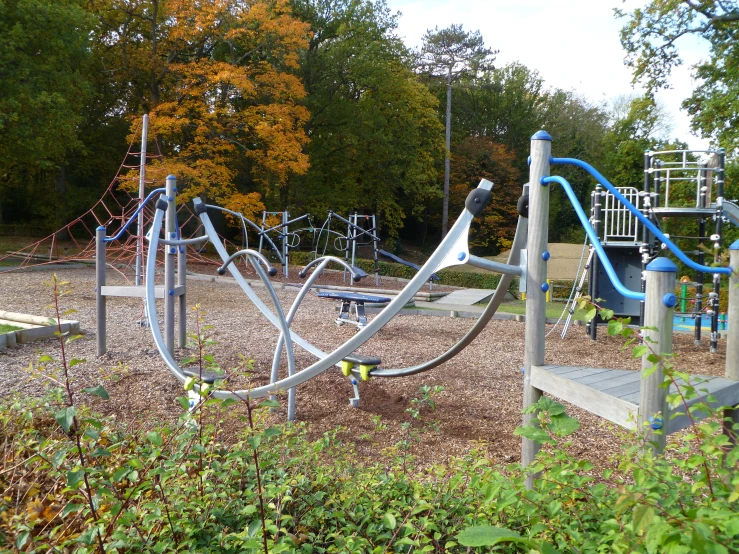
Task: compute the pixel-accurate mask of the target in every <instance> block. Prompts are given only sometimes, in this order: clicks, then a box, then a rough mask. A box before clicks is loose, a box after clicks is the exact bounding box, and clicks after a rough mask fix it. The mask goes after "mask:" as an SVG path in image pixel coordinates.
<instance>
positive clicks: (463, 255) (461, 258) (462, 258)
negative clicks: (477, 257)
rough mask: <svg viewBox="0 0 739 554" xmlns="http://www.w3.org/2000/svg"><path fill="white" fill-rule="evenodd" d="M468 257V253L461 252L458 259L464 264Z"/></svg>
mask: <svg viewBox="0 0 739 554" xmlns="http://www.w3.org/2000/svg"><path fill="white" fill-rule="evenodd" d="M466 257H467V253H466V252H460V253H459V254H457V259H458V260H459V261H460V262H463V261H464V259H465V258H466Z"/></svg>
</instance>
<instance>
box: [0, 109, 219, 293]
mask: <svg viewBox="0 0 739 554" xmlns="http://www.w3.org/2000/svg"><path fill="white" fill-rule="evenodd" d="M138 127H139V128H138V129H137V131H140V128H141V124H139V126H138ZM136 134H137V133H134V134H133V136H136ZM135 144H136V139H133V140H132V141H131V143H130V144H129V146H128V150H127V151H126V154H125V156H124V158H123V161H122V162H121V164H120V166H119V167H118V170H117V172H116V174H115V176H114V177H113V179H112V181H111V182H110V184H109V185H108V186H107V188H106V189H105V191H104V192H103V194H102V196H101V197H100V199H99V200H98V201H97V202H96V203H95V204H94V205H93V206H92V207H91V208H90V209H89V210H87V211H86V212H85V213H83V214H82V215H80V216H78V217H77V218H75V219H74V220H72V221H71V222H69V223H67V224H66V225H64V226H63V227H61V228H60V229H57V230H56V231H54V232H53V233H51V234H50V235H48V236H46V237H44V238H42V239H40V240H38V241H36V242H34V243H32V244H29V245H28V246H25V247H23V248H21V249H20V250H16V251H13V252H4V253H0V262H4V261H5V262H6V264H8V263H12V264H13V265H12V266H11V267H9V268H8V269H6V270H5V271H15V270H19V269H24V268H28V267H29V266H32V265H34V266H35V265H46V264H59V263H65V262H66V263H90V262H92V261H93V260H94V258H95V229H96V228H97V227H99V226H101V225H102V226H104V227H105V228H106V229H107V234H108V235H112V234H114V233H116V231H117V230H118V229H120V228H121V227H122V226H123V225H124V224H125V223H126V222H127V221H128V220H129V219H130V218H131V217H132V215H133V213H134V212H135V211H136V209H137V208H138V207H139V205H140V202H141V200H140V199H139V197H138V194H137V191H138V185H139V171H140V168H141V165H142V164H141V162H142V160H141V158H142V152H140V151H135V148H136V146H135ZM154 144H155V145H156V152H155V153H147V154H145V155H144V159H145V160H146V164H145V165H148V164H149V163H157V164H158V170H157V172H156V173H157V174H162V173H163V174H164V175H166V174H167V173H166V164H165V162H164V159H163V156H162V154H161V152H160V151H159V148H158V143H157V142H156V141H154ZM159 169H163V170H164V172H162V171H160V170H159ZM145 175H146V173H145ZM144 184H145V187H146V188H147V189H151V188H153V187H156V186H162V187H163V186H164V179H154V178H145V179H144ZM177 211H178V221H179V225H180V228H181V230H182V233H183V235H184V234H185V232H186V231H185V230H189V236H194V235H196V234H197V233H198V232H200V227H201V224H200V221H199V220H198V218H197V217H195V214H194V213H193V212H192V210H191V209H190V207H189V206H187V205H186V204H182V205H180V206H178V207H177ZM142 212H143V223H144V224H143V226H142V232H140V233H139V232H138V230H137V228H136V226H131V227H130V228H129V233H128V234H127V235H126V236H125V238H121V240H118V241H115V242H111V243H109V244H108V247H107V260H106V261H107V263H108V267H109V268H110V269H113V270H114V271H116V272H118V273H119V274H120V275H122V276H123V277H124V278H125V279H126V281H127V282H131V280H132V278H133V277H134V275H135V271H136V267H135V262H136V255H137V253H138V252H141V255H142V258H143V259H145V257H146V250H147V244H148V243H147V241H146V240H144V236H143V233H145V229H147V228H148V227H149V226H150V225H151V222H152V221H153V216H154V206H153V205H151V203H150V204H149V205H147V206H145V207H144V209H143V211H142ZM185 238H186V237H185ZM187 252H188V254H187V255H188V261H194V262H200V263H206V264H211V265H218V264H217V262H215V261H213V260H211V259H209V258H207V257H206V256H204V255H203V254H201V253H200V252H198V251H197V250H194V249H188V251H187ZM16 263H17V265H15V264H16Z"/></svg>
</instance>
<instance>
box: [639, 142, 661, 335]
mask: <svg viewBox="0 0 739 554" xmlns="http://www.w3.org/2000/svg"><path fill="white" fill-rule="evenodd" d="M653 164H654V159H653V158H652V153H651V152H645V153H644V201H643V202H642V211H643V212H644V215H645V216H646V217H649V210H650V208H651V207H652V196H651V193H652V165H653ZM654 193H655V196H654V203H655V204H657V205H658V204H659V174H657V177H656V178H655V180H654ZM639 253H640V254H641V283H640V284H641V291H642V292H644V291H646V290H647V283H646V276H645V272H646V269H647V264H648V263H649V259H650V258H651V256H652V238H651V234H650V233H649V229H647V227H646V225H642V231H641V246H640V247H639ZM643 321H644V302H640V303H639V322H640V323H641V324H642V325H643V323H642V322H643Z"/></svg>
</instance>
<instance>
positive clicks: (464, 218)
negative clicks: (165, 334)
mask: <svg viewBox="0 0 739 554" xmlns="http://www.w3.org/2000/svg"><path fill="white" fill-rule="evenodd" d="M478 188H483V189H485V190H490V189H491V188H492V183H491V182H489V181H486V180H484V179H483V180H482V181H481V182H480V185H478ZM198 201H199V199H195V202H196V203H197V202H198ZM196 211H197V210H196ZM473 217H474V216H473V215H472V213H470V212H469V211H468V210H467V209H465V210H463V212H462V214H461V215H460V217H459V218H458V219H457V221H456V222H455V223H454V225H453V226H452V228H451V229H450V230H449V232H448V233H447V235H446V237H444V239H443V240H442V242H441V244H440V245H439V246H438V247H437V249H436V250H435V251H434V253H433V254H432V255H431V256H430V257H429V259H428V260H427V261H426V263H425V264H424V265H423V267H422V268H421V269H420V270H419V272H418V273H417V274H416V276H415V277H414V278H413V279H411V281H410V282H409V283H408V284H407V285H406V287H405V288H404V289H403V290H402V291H400V294H398V296H396V297H395V298H394V299H393V300H392V301H391V302H390V303H389V304H388V305H387V306H386V307H385V309H383V310H382V311H381V312H380V313H379V314H378V315H377V316H376V317H375V318H374V319H373V320H372V321H370V322H369V323H368V324H367V326H366V327H364V328H363V329H361V330H360V331H359V332H358V333H357V334H356V335H354V337H352V338H351V339H349V340H348V341H346V342H345V343H344V344H343V345H341V346H340V347H339V348H337V349H336V350H334V351H333V352H331V353H329V354H325V355H324V356H322V357H321V359H319V360H318V361H316V362H315V363H313V364H312V365H310V366H308V367H307V368H305V369H303V370H302V371H300V372H298V373H296V374H294V375H292V376H288V377H287V378H285V379H282V380H280V381H277V382H275V383H271V384H269V385H265V386H262V387H257V388H255V389H252V390H245V391H234V392H231V391H217V392H216V393H214V394H215V396H216V397H218V398H229V397H234V396H244V395H248V396H250V397H252V398H261V397H263V396H267V395H270V394H274V393H275V392H277V391H279V390H283V389H289V388H291V387H294V386H296V385H299V384H301V383H304V382H305V381H307V380H309V379H312V378H313V377H315V376H317V375H320V374H321V373H323V372H324V371H326V370H327V369H329V368H330V367H332V366H334V365H335V364H337V363H339V362H340V361H341V360H343V359H344V358H346V357H347V356H349V355H350V354H352V353H353V352H355V351H356V350H357V349H358V348H359V347H360V346H362V345H363V344H364V343H365V342H367V341H368V340H369V339H370V338H371V337H372V336H374V335H375V334H376V333H377V332H378V331H379V330H380V329H382V328H383V327H384V326H385V325H386V324H387V322H388V321H390V319H392V318H393V317H394V316H395V315H396V314H397V313H398V312H399V311H400V310H401V309H402V308H403V307H404V306H405V305H406V304H407V303H408V301H409V300H410V299H411V298H413V296H414V295H415V294H416V292H418V291H419V290H420V289H421V287H423V285H424V284H425V283H426V281H427V280H428V278H429V277H430V276H431V274H432V273H433V272H434V270H435V269H436V268H437V266H438V265H439V264H440V263H441V262H442V261H443V260H444V259H445V257H446V256H447V254H448V253H449V251H450V250H451V249H452V248H453V247H454V246H455V244H456V242H457V241H458V240H459V239H460V238H461V237H462V236H466V235H467V233H468V232H469V226H470V223H472V219H473ZM200 219H201V221H202V222H203V226H204V227H205V229H206V233H207V234H208V235H211V236H214V232H213V231H214V229H213V225H212V223H211V222H210V219H209V217H208V214H207V213H202V214H200ZM211 242H212V244H213V245H214V247H215V248H216V250H217V251H218V253H219V255H220V256H221V258H222V259H224V260H225V259H227V258H228V255H227V253H226V251H225V248H224V247H223V244H220V241H214V240H211ZM228 269H229V271H230V272H231V274H232V275H233V276H234V278H235V279H236V281H237V282H238V283H239V285H240V286H241V288H242V290H244V292H245V293H246V294H247V296H249V298H250V299H251V300H252V301H253V302H254V304H255V306H256V307H257V308H258V309H259V310H260V311H261V312H262V313H263V314H264V315H265V317H266V318H267V319H268V320H269V321H270V322H271V323H272V324H274V325H275V326H276V327H278V328H279V327H280V325H279V322H278V318H277V317H276V316H275V315H274V314H273V313H272V312H271V310H269V309H268V308H267V306H266V305H265V304H264V302H262V301H261V299H259V297H258V296H256V294H255V293H254V291H253V290H252V289H251V287H249V285H248V284H247V283H246V281H244V279H243V277H242V276H241V274H240V273H239V272H238V270H237V269H236V268H235V267H234V266H233V265H232V264H231V265H229V266H228ZM147 285H148V283H147ZM151 287H152V289H153V280H152V283H151ZM152 297H153V290H152ZM154 326H155V325H154V322H152V327H154ZM156 326H158V322H156ZM288 331H289V330H288ZM288 334H289V336H291V337H292V338H293V340H294V341H295V342H296V343H297V344H299V345H300V346H301V347H304V346H303V344H301V343H305V344H309V343H307V341H305V340H304V339H302V338H301V337H300V336H299V335H297V334H296V333H293V332H291V331H289V332H288ZM160 336H161V333H160ZM162 346H163V345H162V344H160V343H157V347H158V348H159V349H160V351H161V350H162ZM310 347H311V350H309V351H316V350H318V349H316V348H315V347H313V346H312V345H310ZM165 350H166V348H165ZM319 352H320V351H319ZM162 354H165V353H164V352H162ZM318 355H319V356H320V354H318ZM164 357H165V361H167V358H170V359H171V356H168V352H167V353H166V355H165V356H164ZM175 367H176V364H175ZM177 369H179V368H177ZM179 373H180V375H181V371H179Z"/></svg>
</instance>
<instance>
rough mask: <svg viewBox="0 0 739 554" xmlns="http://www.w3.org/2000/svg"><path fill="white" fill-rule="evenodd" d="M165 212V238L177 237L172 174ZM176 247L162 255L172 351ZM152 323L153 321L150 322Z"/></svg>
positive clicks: (166, 332) (166, 329) (166, 321)
mask: <svg viewBox="0 0 739 554" xmlns="http://www.w3.org/2000/svg"><path fill="white" fill-rule="evenodd" d="M166 183H167V188H166V192H165V194H166V195H167V213H166V215H165V225H164V228H165V233H164V236H165V238H167V239H176V238H177V210H176V208H175V194H176V193H175V186H176V184H177V180H176V179H175V177H174V175H169V176H168V177H167V181H166ZM176 252H177V248H176V247H174V246H168V247H167V248H166V254H165V256H164V336H165V338H166V344H167V349H168V350H169V352H170V354H172V353H174V284H175V253H176ZM151 323H152V324H153V322H151Z"/></svg>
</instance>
